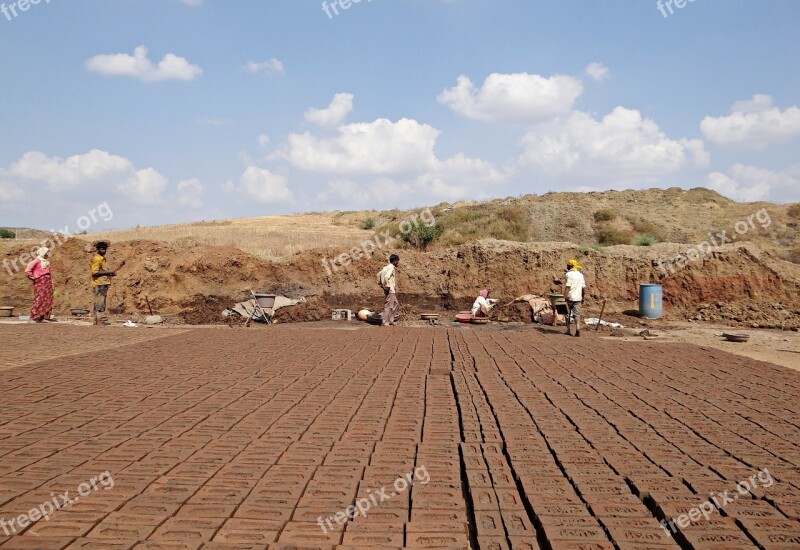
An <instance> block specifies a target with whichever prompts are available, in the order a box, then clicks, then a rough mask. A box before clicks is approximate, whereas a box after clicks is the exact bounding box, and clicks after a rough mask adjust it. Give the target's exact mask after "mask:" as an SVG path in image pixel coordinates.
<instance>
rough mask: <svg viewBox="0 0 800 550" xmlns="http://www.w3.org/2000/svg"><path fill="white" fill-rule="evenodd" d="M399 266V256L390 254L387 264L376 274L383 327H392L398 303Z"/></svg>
mask: <svg viewBox="0 0 800 550" xmlns="http://www.w3.org/2000/svg"><path fill="white" fill-rule="evenodd" d="M399 264H400V256H398V255H397V254H392V255H391V256H389V263H388V264H387V265H385V266H384V267H383V269H381V270H380V272H379V273H378V284H379V285H380V287H381V288H382V289H383V295H384V297H385V298H384V302H383V316H382V317H381V319H382V321H381V324H382V326H384V327H393V326H394V317H395V315H396V314H397V308H398V307H399V306H400V302H398V301H397V266H398V265H399Z"/></svg>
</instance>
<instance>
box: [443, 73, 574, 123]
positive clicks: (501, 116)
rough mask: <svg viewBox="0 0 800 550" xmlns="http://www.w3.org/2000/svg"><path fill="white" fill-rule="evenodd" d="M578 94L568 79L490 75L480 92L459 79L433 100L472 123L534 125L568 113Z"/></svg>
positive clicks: (470, 84) (467, 79)
mask: <svg viewBox="0 0 800 550" xmlns="http://www.w3.org/2000/svg"><path fill="white" fill-rule="evenodd" d="M582 93H583V83H582V82H581V81H580V80H578V79H576V78H573V77H571V76H552V77H550V78H545V77H543V76H539V75H531V74H528V73H516V74H499V73H494V74H491V75H489V76H488V77H487V78H486V80H485V81H484V83H483V86H482V87H481V88H480V89H476V88H475V86H474V85H473V83H472V81H471V80H470V79H469V77H467V76H464V75H461V76H459V77H458V83H457V84H456V86H455V87H453V88H450V89H445V90H444V91H443V92H442V93H441V94H440V95H439V97H438V98H437V100H438V101H439V103H441V104H443V105H446V106H447V107H449V108H450V109H451V110H453V111H454V112H456V113H458V114H460V115H462V116H464V117H467V118H471V119H475V120H482V121H486V122H501V121H502V122H536V121H541V120H545V119H548V118H553V117H556V116H559V115H564V114H567V113H569V112H570V111H571V110H572V107H573V105H574V103H575V100H576V99H577V98H578V97H579V96H580V95H581V94H582Z"/></svg>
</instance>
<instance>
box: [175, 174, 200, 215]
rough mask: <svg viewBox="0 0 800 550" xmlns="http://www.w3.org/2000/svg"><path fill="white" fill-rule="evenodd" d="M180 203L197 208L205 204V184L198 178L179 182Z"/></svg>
mask: <svg viewBox="0 0 800 550" xmlns="http://www.w3.org/2000/svg"><path fill="white" fill-rule="evenodd" d="M178 204H180V205H181V206H185V207H187V208H193V209H197V208H200V207H202V206H203V184H201V183H200V180H198V179H197V178H190V179H188V180H183V181H180V182H178Z"/></svg>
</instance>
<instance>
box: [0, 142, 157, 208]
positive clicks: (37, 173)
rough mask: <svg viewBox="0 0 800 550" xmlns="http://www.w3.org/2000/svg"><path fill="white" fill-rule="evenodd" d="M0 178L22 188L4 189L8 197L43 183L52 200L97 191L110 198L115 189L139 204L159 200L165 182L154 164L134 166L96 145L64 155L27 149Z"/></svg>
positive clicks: (36, 187)
mask: <svg viewBox="0 0 800 550" xmlns="http://www.w3.org/2000/svg"><path fill="white" fill-rule="evenodd" d="M2 180H6V181H7V182H9V183H11V184H13V187H14V188H17V189H18V190H21V191H17V192H16V193H14V194H11V193H9V192H6V193H5V195H6V196H10V197H11V198H13V197H14V196H18V195H19V192H22V191H24V190H25V189H31V191H34V192H40V190H41V188H42V187H43V188H44V189H45V190H46V191H48V192H50V193H52V194H53V200H54V201H58V200H67V199H69V198H76V197H79V196H81V194H82V193H83V194H86V193H94V194H97V193H98V192H100V193H103V194H104V198H109V197H110V196H111V195H113V194H114V191H115V190H116V191H120V192H122V193H123V194H124V195H125V197H126V198H127V199H130V200H132V201H134V202H136V203H140V204H156V203H159V202H161V201H162V200H163V197H162V193H163V192H164V190H165V189H166V187H167V183H168V180H167V178H165V177H164V176H162V175H161V174H159V173H158V172H157V171H156V170H154V169H153V168H145V169H142V170H137V169H136V167H135V166H134V165H133V163H132V162H131V161H130V160H128V159H126V158H124V157H120V156H117V155H112V154H110V153H107V152H106V151H101V150H98V149H92V150H91V151H89V152H88V153H84V154H80V155H73V156H71V157H68V158H66V159H62V158H60V157H48V156H47V155H45V154H44V153H41V152H38V151H30V152H28V153H25V154H24V155H22V157H20V159H19V160H17V161H16V162H14V163H12V164H11V166H9V168H8V170H5V171H3V170H0V181H2ZM7 185H8V184H7ZM39 186H42V187H39ZM2 194H3V193H0V195H2ZM1 199H2V198H1V197H0V200H1Z"/></svg>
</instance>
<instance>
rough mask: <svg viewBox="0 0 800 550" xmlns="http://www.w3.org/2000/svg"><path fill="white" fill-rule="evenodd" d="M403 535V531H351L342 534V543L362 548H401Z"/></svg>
mask: <svg viewBox="0 0 800 550" xmlns="http://www.w3.org/2000/svg"><path fill="white" fill-rule="evenodd" d="M404 538H405V536H404V535H403V532H402V531H400V532H384V533H379V532H352V531H347V532H345V534H344V538H343V544H344V545H348V544H350V545H353V546H360V547H362V548H386V547H397V548H402V546H403V541H404Z"/></svg>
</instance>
